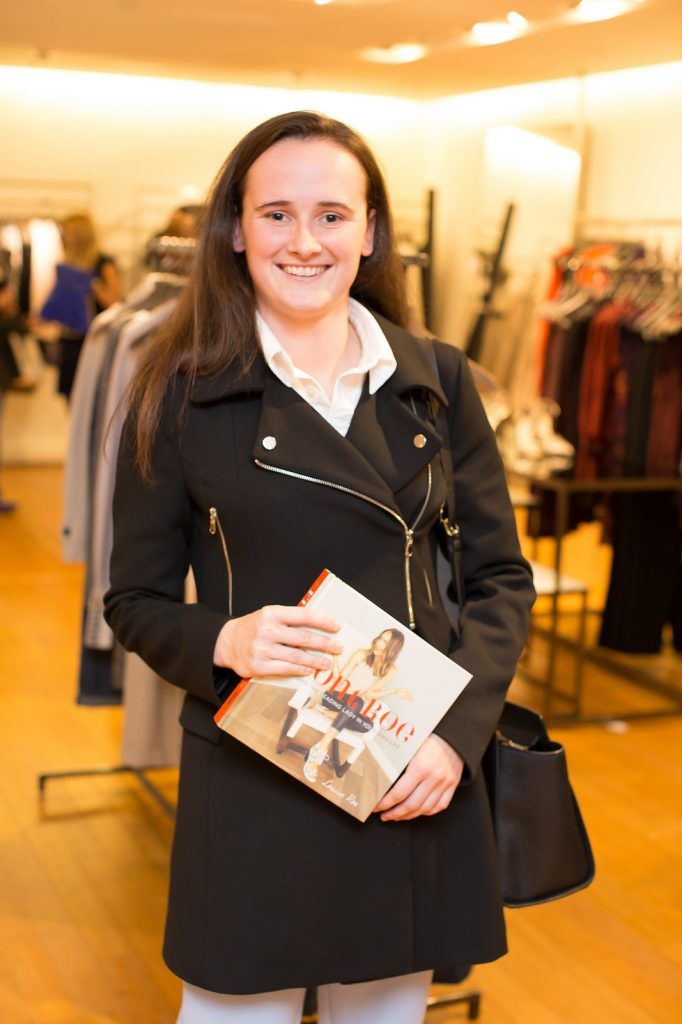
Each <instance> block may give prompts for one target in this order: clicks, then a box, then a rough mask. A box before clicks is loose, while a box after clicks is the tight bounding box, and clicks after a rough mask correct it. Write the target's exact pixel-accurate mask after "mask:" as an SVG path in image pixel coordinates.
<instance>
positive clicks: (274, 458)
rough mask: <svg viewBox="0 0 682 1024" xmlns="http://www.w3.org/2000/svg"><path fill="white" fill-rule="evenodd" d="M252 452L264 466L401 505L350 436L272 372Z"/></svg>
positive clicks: (267, 382)
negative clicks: (335, 426) (340, 431)
mask: <svg viewBox="0 0 682 1024" xmlns="http://www.w3.org/2000/svg"><path fill="white" fill-rule="evenodd" d="M252 455H253V458H254V460H255V461H256V462H257V463H258V464H259V465H261V466H263V465H265V466H268V467H271V468H274V469H277V470H281V471H284V472H286V473H293V474H296V475H300V476H305V477H313V478H315V479H316V480H319V481H325V482H328V483H333V484H337V485H339V486H341V487H347V488H349V489H350V490H354V491H358V492H359V493H361V494H363V495H366V496H367V497H369V498H372V499H373V500H374V501H379V502H381V503H382V504H384V505H388V506H389V507H390V508H393V509H395V511H399V509H398V506H397V504H396V502H395V498H394V497H393V492H392V490H391V488H390V486H388V484H387V482H386V480H384V479H383V478H382V476H381V475H380V473H378V472H377V470H376V469H375V468H374V467H373V466H372V465H371V464H370V463H369V462H368V461H367V459H366V458H365V456H364V455H363V453H362V452H361V451H360V450H359V449H358V448H357V447H356V446H355V445H354V444H353V443H352V442H351V441H350V439H349V438H348V437H343V436H342V435H341V434H339V432H338V430H336V429H335V428H334V427H332V426H331V425H330V424H329V423H327V421H326V420H325V418H324V417H323V416H321V415H320V414H319V413H318V412H316V410H315V409H313V408H312V406H311V405H309V404H308V402H306V401H305V399H303V398H301V397H300V395H298V394H296V392H295V391H293V390H292V389H291V388H288V387H286V386H285V385H284V384H282V382H281V381H280V380H278V378H277V377H276V376H275V375H274V374H270V373H269V374H268V377H267V380H266V383H265V389H264V392H263V402H262V404H261V412H260V419H259V422H258V431H257V434H256V438H255V440H254V445H253V449H252Z"/></svg>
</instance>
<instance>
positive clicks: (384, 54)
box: [360, 43, 429, 64]
mask: <svg viewBox="0 0 682 1024" xmlns="http://www.w3.org/2000/svg"><path fill="white" fill-rule="evenodd" d="M428 52H429V48H428V46H424V44H423V43H394V44H393V46H370V47H368V48H367V49H366V50H360V56H361V57H362V59H363V60H369V61H371V62H372V63H373V64H411V63H412V62H413V61H415V60H421V59H422V58H423V57H425V56H426V54H427V53H428Z"/></svg>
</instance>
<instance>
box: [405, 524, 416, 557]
mask: <svg viewBox="0 0 682 1024" xmlns="http://www.w3.org/2000/svg"><path fill="white" fill-rule="evenodd" d="M413 547H414V531H413V530H405V558H412V548H413Z"/></svg>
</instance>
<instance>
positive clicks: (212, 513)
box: [208, 508, 218, 536]
mask: <svg viewBox="0 0 682 1024" xmlns="http://www.w3.org/2000/svg"><path fill="white" fill-rule="evenodd" d="M217 522H218V509H217V508H210V509H209V510H208V532H209V533H210V534H211V536H214V535H215V532H216V529H217V525H216V524H217Z"/></svg>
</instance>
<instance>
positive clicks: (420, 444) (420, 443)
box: [412, 434, 426, 448]
mask: <svg viewBox="0 0 682 1024" xmlns="http://www.w3.org/2000/svg"><path fill="white" fill-rule="evenodd" d="M412 444H413V445H414V446H415V448H425V447H426V438H425V437H424V435H423V434H415V435H414V437H413V438H412Z"/></svg>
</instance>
